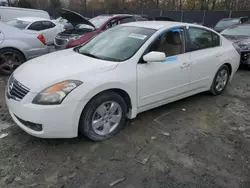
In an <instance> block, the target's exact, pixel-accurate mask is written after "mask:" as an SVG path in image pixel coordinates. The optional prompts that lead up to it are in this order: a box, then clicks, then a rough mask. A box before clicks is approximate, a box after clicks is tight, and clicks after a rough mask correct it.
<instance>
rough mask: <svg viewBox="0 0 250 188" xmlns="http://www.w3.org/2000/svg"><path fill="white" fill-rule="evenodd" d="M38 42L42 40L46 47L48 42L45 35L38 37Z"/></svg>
mask: <svg viewBox="0 0 250 188" xmlns="http://www.w3.org/2000/svg"><path fill="white" fill-rule="evenodd" d="M37 38H38V40H40V41H41V42H42V43H43V44H44V45H46V40H45V38H44V36H43V35H38V37H37Z"/></svg>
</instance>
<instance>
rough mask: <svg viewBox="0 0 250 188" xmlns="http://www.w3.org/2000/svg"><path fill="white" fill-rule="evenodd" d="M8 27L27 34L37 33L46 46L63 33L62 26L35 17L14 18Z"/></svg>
mask: <svg viewBox="0 0 250 188" xmlns="http://www.w3.org/2000/svg"><path fill="white" fill-rule="evenodd" d="M7 24H8V25H11V26H14V27H16V28H19V29H22V30H24V31H27V32H28V33H39V34H42V35H43V36H44V37H45V40H46V43H47V45H51V44H53V43H54V39H55V37H56V35H57V34H58V33H60V32H63V31H64V30H65V29H64V26H63V25H62V24H60V23H57V22H53V21H51V20H49V19H44V18H36V17H22V18H15V19H13V20H11V21H9V22H7Z"/></svg>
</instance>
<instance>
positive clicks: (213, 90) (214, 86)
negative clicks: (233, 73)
mask: <svg viewBox="0 0 250 188" xmlns="http://www.w3.org/2000/svg"><path fill="white" fill-rule="evenodd" d="M222 72H224V73H226V74H227V76H226V77H223V80H220V79H219V78H220V77H221V73H222ZM229 78H230V72H229V68H228V66H227V65H222V66H221V67H220V69H219V70H218V71H217V73H216V74H215V77H214V80H213V83H212V86H211V88H210V93H212V94H213V95H220V94H221V93H222V92H223V91H224V90H225V89H226V87H227V84H228V81H229ZM218 80H220V81H221V82H223V81H224V82H223V83H224V84H222V85H221V86H222V87H218V83H219V82H218Z"/></svg>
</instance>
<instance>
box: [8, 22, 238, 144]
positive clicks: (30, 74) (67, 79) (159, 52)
mask: <svg viewBox="0 0 250 188" xmlns="http://www.w3.org/2000/svg"><path fill="white" fill-rule="evenodd" d="M190 38H191V40H188V39H190ZM204 41H206V42H204ZM239 61H240V54H239V53H238V51H237V50H236V48H235V46H234V44H233V43H232V42H231V41H228V40H227V39H225V38H224V37H222V36H221V35H219V34H218V33H216V32H214V31H213V30H211V29H209V28H206V27H202V26H198V25H194V24H186V23H180V22H159V21H154V22H148V21H147V22H132V23H127V24H122V25H119V26H117V27H114V28H111V29H109V30H107V31H105V32H102V33H101V34H99V35H97V36H96V37H94V38H93V39H91V40H90V41H89V42H88V43H86V44H85V45H83V46H78V47H76V48H73V49H68V50H63V51H58V52H55V53H51V54H48V55H45V56H42V57H39V58H36V59H33V60H31V61H29V62H27V63H25V64H24V65H23V66H21V67H19V68H18V69H17V70H16V71H15V72H14V73H13V75H12V76H11V77H10V79H9V81H8V85H7V92H6V103H7V105H8V107H9V111H10V114H11V116H12V118H13V119H14V121H15V122H16V123H17V125H18V126H19V127H21V128H22V129H23V130H24V131H26V132H27V133H29V134H31V135H33V136H36V137H41V138H72V137H77V136H78V134H79V133H82V134H83V135H85V136H87V137H88V138H89V139H92V140H94V141H102V140H106V139H109V138H111V137H113V136H114V135H116V134H117V133H118V132H119V131H120V130H122V128H123V127H124V125H125V122H126V118H129V119H133V118H136V116H137V114H139V113H141V112H143V111H146V110H149V109H152V108H156V107H158V106H161V105H164V104H167V103H170V102H173V101H176V100H180V99H182V98H185V97H189V96H191V95H195V94H197V93H200V92H204V91H210V92H211V93H212V94H213V95H219V94H221V93H222V92H223V91H224V90H225V88H226V87H227V84H228V82H229V81H231V79H232V78H233V76H234V74H235V72H236V71H237V69H238V67H239ZM44 73H46V76H44ZM14 83H19V85H20V86H19V85H18V84H16V85H14ZM13 85H14V87H13ZM24 88H26V89H25V90H24ZM15 90H18V91H19V90H24V91H25V92H22V93H17V92H15ZM41 117H42V118H41Z"/></svg>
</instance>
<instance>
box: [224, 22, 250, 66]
mask: <svg viewBox="0 0 250 188" xmlns="http://www.w3.org/2000/svg"><path fill="white" fill-rule="evenodd" d="M221 34H222V35H223V36H224V37H226V38H227V39H229V40H231V41H233V42H234V43H236V44H237V45H238V46H239V47H240V51H241V66H243V67H244V66H247V67H249V66H250V24H241V25H236V26H231V27H229V28H227V29H225V30H224V31H222V32H221Z"/></svg>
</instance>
